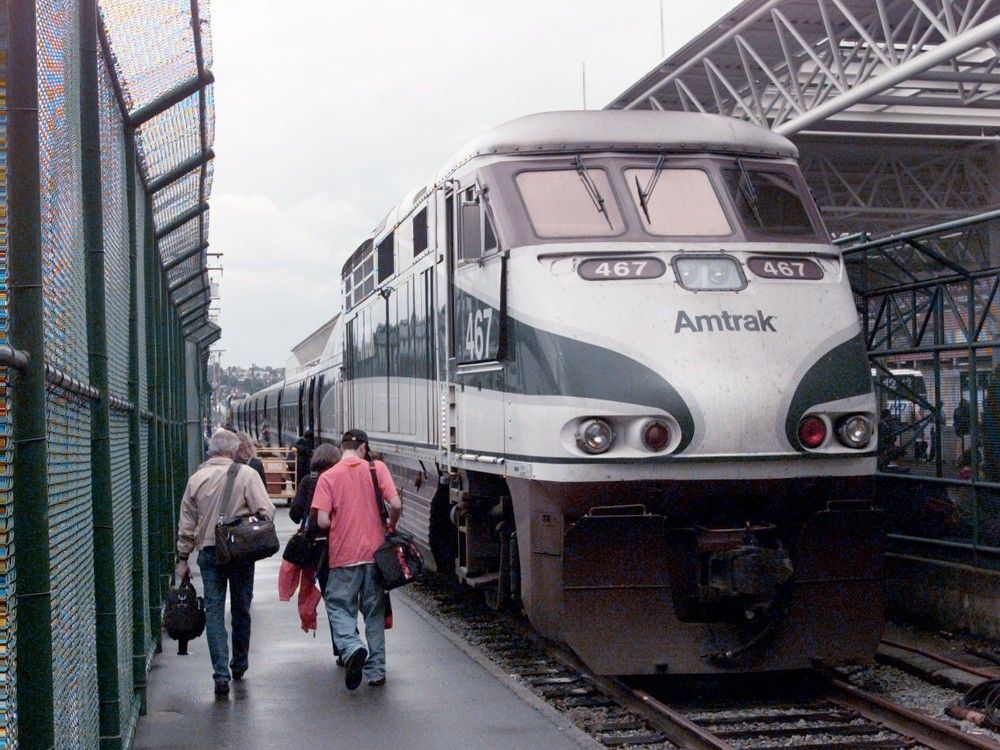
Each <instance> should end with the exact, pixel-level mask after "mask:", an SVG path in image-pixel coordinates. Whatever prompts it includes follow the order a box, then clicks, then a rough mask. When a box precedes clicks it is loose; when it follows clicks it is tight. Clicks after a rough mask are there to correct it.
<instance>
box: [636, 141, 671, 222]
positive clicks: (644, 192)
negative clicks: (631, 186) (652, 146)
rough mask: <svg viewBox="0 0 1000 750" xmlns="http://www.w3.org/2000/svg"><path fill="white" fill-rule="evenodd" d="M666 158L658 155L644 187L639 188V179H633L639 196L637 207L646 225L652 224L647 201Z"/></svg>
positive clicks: (654, 187)
mask: <svg viewBox="0 0 1000 750" xmlns="http://www.w3.org/2000/svg"><path fill="white" fill-rule="evenodd" d="M666 158H667V157H666V154H660V158H659V159H657V160H656V168H655V169H654V170H653V174H651V175H650V176H649V181H648V182H647V183H646V187H644V188H643V187H640V186H639V178H638V177H636V178H635V190H636V192H637V193H638V194H639V207H640V208H641V209H642V213H643V214H645V216H646V223H647V224H652V223H653V220H652V219H650V218H649V199H650V198H651V197H652V196H653V190H655V189H656V181H657V180H659V179H660V173H661V172H663V162H664V161H666Z"/></svg>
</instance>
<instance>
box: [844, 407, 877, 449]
mask: <svg viewBox="0 0 1000 750" xmlns="http://www.w3.org/2000/svg"><path fill="white" fill-rule="evenodd" d="M837 439H838V440H839V441H840V442H841V443H843V444H844V445H846V446H847V447H848V448H864V447H865V446H866V445H868V443H869V442H870V441H871V439H872V423H871V421H870V420H869V419H868V417H866V416H865V415H863V414H852V415H851V416H849V417H844V418H843V419H842V420H840V423H839V424H838V425H837Z"/></svg>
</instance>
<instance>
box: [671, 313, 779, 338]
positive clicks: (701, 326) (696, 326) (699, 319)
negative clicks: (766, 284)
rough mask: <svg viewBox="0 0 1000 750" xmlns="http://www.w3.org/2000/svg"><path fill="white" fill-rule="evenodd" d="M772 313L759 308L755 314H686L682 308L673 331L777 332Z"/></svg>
mask: <svg viewBox="0 0 1000 750" xmlns="http://www.w3.org/2000/svg"><path fill="white" fill-rule="evenodd" d="M774 318H775V316H774V315H765V314H764V313H762V312H761V311H760V310H758V311H757V314H756V315H734V314H733V313H730V312H725V311H723V312H721V313H719V314H718V315H694V316H691V315H688V314H687V313H686V312H684V311H683V310H679V311H678V312H677V323H676V324H675V325H674V333H680V332H681V331H691V332H692V333H712V332H714V331H756V332H757V333H767V332H769V331H770V332H772V333H777V331H776V330H775V328H774V323H773V321H774Z"/></svg>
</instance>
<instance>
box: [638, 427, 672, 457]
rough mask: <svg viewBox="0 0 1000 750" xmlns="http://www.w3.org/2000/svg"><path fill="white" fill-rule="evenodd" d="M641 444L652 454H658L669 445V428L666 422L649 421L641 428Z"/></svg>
mask: <svg viewBox="0 0 1000 750" xmlns="http://www.w3.org/2000/svg"><path fill="white" fill-rule="evenodd" d="M642 444H643V445H645V446H646V447H647V448H648V449H649V450H651V451H653V452H654V453H659V452H660V451H662V450H663V449H664V448H666V447H667V446H668V445H670V428H669V427H668V426H667V423H666V422H661V421H660V420H658V419H651V420H649V421H648V422H646V426H645V427H643V428H642Z"/></svg>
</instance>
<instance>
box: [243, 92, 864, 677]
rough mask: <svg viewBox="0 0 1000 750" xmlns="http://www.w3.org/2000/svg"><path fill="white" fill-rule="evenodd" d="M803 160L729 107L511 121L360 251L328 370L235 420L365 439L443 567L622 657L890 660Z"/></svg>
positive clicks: (856, 412)
mask: <svg viewBox="0 0 1000 750" xmlns="http://www.w3.org/2000/svg"><path fill="white" fill-rule="evenodd" d="M796 157H797V151H796V148H795V147H794V145H793V144H792V143H791V142H789V141H788V140H786V139H785V138H783V137H781V136H779V135H776V134H773V133H771V132H769V131H767V130H764V129H761V128H758V127H755V126H753V125H750V124H748V123H743V122H740V121H736V120H732V119H728V118H723V117H718V116H713V115H706V114H696V113H680V112H657V111H594V112H591V111H585V112H550V113H542V114H537V115H531V116H528V117H524V118H521V119H518V120H515V121H512V122H509V123H507V124H505V125H501V126H499V127H497V128H496V129H494V130H492V131H490V132H488V133H486V134H484V135H483V136H481V137H480V138H478V139H477V140H475V141H474V142H472V143H471V144H469V145H468V146H467V147H466V148H465V149H464V150H462V151H461V152H460V153H459V154H458V155H457V156H456V157H455V158H454V159H453V160H452V161H451V162H450V163H449V164H448V165H447V166H446V167H445V168H444V169H443V170H442V171H441V172H440V173H439V174H438V175H437V176H436V177H435V178H434V179H433V180H432V181H431V182H430V183H429V184H428V185H426V186H423V187H421V188H419V189H417V190H414V191H412V192H411V193H410V194H409V195H408V196H406V198H405V199H404V200H403V201H402V202H401V203H400V205H398V206H397V207H396V208H395V209H394V210H393V211H392V212H391V213H390V214H389V215H388V216H387V217H386V219H385V220H384V221H383V222H382V223H381V224H380V225H379V226H378V227H377V228H376V229H375V231H374V232H373V233H372V235H371V236H370V237H368V238H366V239H365V241H364V242H363V243H361V245H360V246H359V247H358V248H357V250H356V251H355V252H354V253H353V254H352V255H351V256H350V257H349V258H348V260H347V262H346V263H345V265H344V267H343V272H342V278H343V284H344V287H343V306H342V310H341V312H340V318H339V320H338V322H337V326H336V328H335V333H334V334H333V336H332V337H331V344H330V346H329V347H328V351H327V352H326V353H325V354H324V357H323V359H322V360H321V361H320V362H318V363H317V364H316V365H315V366H313V367H312V368H311V369H309V370H307V371H305V372H304V373H301V374H299V375H298V376H296V378H295V379H293V380H290V381H289V382H287V383H284V384H282V385H280V386H277V387H274V388H273V389H271V391H270V392H262V393H260V394H254V395H253V396H251V397H249V398H248V399H247V400H246V401H244V402H242V403H241V404H238V405H236V407H235V419H236V421H237V422H238V423H239V424H240V426H241V427H244V428H246V429H250V430H251V431H253V432H255V434H256V435H257V436H258V438H259V437H260V435H261V427H262V425H263V424H265V423H267V422H270V424H269V427H270V429H269V430H268V432H269V435H270V436H273V437H272V439H276V440H279V441H285V440H288V441H290V440H293V439H294V435H295V434H296V433H297V432H299V431H302V430H304V429H306V428H307V427H308V428H311V429H313V430H314V432H315V433H316V434H318V435H319V436H320V438H321V439H323V440H329V441H335V440H336V439H337V436H338V434H339V433H340V432H341V431H342V430H343V429H344V428H346V427H361V428H363V429H365V430H366V431H367V432H368V434H369V435H370V437H371V439H372V443H373V446H374V447H376V448H377V449H378V450H379V451H380V452H381V453H382V454H383V455H384V458H385V460H386V463H387V464H388V465H389V466H390V468H391V469H392V471H393V473H394V475H395V477H396V481H397V484H398V485H399V486H400V488H401V494H402V497H403V508H404V509H403V516H402V519H401V523H400V525H401V528H403V529H404V530H405V531H407V532H409V533H412V534H413V535H414V536H415V537H416V538H417V539H418V540H419V541H420V543H421V544H422V545H423V546H424V547H425V548H426V550H427V552H428V555H429V557H430V558H431V559H433V561H434V562H435V563H436V566H437V568H438V569H439V570H445V571H447V572H449V573H452V572H453V573H454V575H456V576H457V577H458V579H459V580H460V581H461V582H462V583H464V584H465V585H468V586H471V587H474V588H478V589H482V590H483V591H484V593H485V596H486V599H487V601H489V602H490V603H491V604H492V605H493V606H496V607H502V606H506V605H509V604H511V603H515V604H519V605H520V606H521V607H523V609H524V612H525V613H526V614H527V616H528V618H529V619H530V621H531V623H532V625H533V627H534V628H536V629H537V630H538V631H539V632H540V633H541V634H542V635H544V636H547V637H549V638H552V639H555V640H558V641H562V642H565V643H566V644H568V645H569V646H570V647H571V648H572V649H573V650H574V651H575V652H576V653H577V654H578V655H579V656H580V658H581V659H582V660H583V661H584V662H585V663H587V664H588V666H589V667H590V668H592V669H593V670H595V671H596V672H598V673H604V674H619V675H624V674H705V673H719V672H744V671H763V670H782V669H795V668H802V667H809V666H813V665H816V664H839V663H844V662H847V661H852V660H864V659H867V658H870V657H871V655H872V654H873V653H874V650H875V648H876V645H877V643H878V640H879V637H880V634H881V629H882V622H883V615H884V605H883V571H882V552H883V535H884V531H883V520H882V516H881V513H880V512H879V511H878V510H877V509H876V508H875V507H874V506H873V504H872V502H871V497H872V492H871V485H872V479H873V475H874V473H875V469H876V444H875V442H876V436H875V430H874V429H873V427H874V425H875V424H876V419H877V416H876V405H875V399H874V395H873V392H872V382H871V377H870V373H869V366H868V362H867V357H866V352H865V345H864V339H863V337H862V332H861V327H860V323H859V320H858V316H857V312H856V310H855V306H854V302H853V297H852V294H851V289H850V286H849V283H848V279H847V274H846V272H845V267H844V263H843V260H842V258H841V256H840V253H839V252H838V250H837V249H836V247H835V246H833V245H832V244H831V243H830V241H829V237H828V235H827V233H826V230H825V228H824V226H823V222H822V219H821V217H820V215H819V212H818V210H817V207H816V206H815V204H814V202H813V200H812V199H811V197H810V194H809V190H808V188H807V187H806V184H805V182H804V180H803V178H802V175H801V173H800V171H799V168H798V165H797V161H796ZM268 398H270V401H268ZM276 427H277V429H275V428H276Z"/></svg>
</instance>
